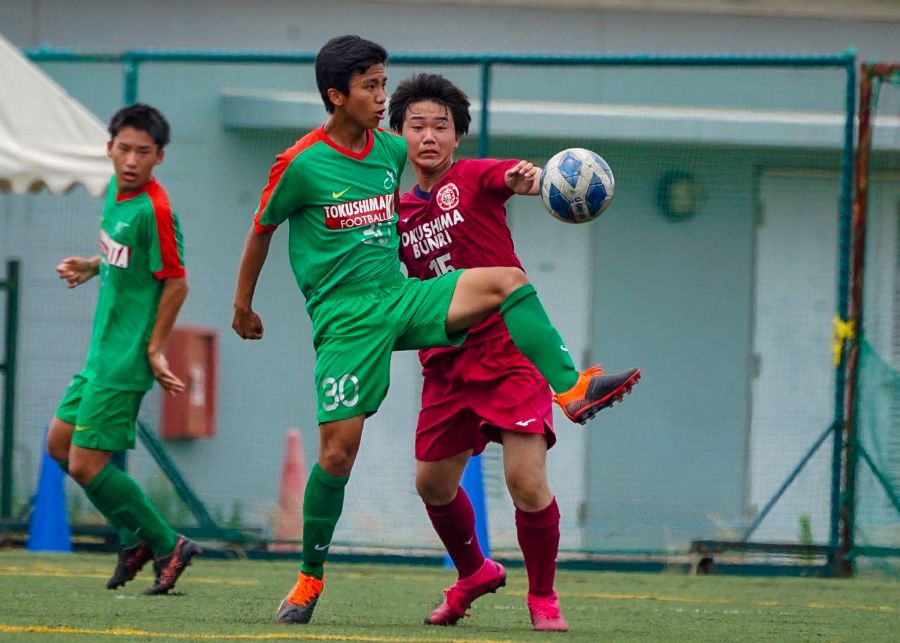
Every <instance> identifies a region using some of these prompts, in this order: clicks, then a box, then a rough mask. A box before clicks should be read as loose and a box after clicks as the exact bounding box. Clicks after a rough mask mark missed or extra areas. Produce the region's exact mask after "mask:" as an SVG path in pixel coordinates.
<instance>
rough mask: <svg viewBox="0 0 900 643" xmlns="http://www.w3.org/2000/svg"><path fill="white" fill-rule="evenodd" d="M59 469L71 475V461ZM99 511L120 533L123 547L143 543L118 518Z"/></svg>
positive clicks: (64, 463)
mask: <svg viewBox="0 0 900 643" xmlns="http://www.w3.org/2000/svg"><path fill="white" fill-rule="evenodd" d="M59 468H60V469H62V470H63V471H65V472H66V473H69V461H68V460H66V461H65V462H60V463H59ZM97 509H98V510H100V513H102V514H103V517H104V518H106V520H107V521H108V522H109V524H111V525H112V526H113V529H115V530H116V531H117V532H119V544H120V545H122V547H134V546H135V545H137V544H138V543H139V542H141V539H140V538H138V537H137V536H135V535H134V532H133V531H131V530H130V529H129V528H128V527H126V526H125V525H123V524H122V523H121V522H119V519H118V518H116V517H115V516H113V515H107V514H105V513H103V510H102V509H100V507H97Z"/></svg>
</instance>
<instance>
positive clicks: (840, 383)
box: [828, 59, 856, 573]
mask: <svg viewBox="0 0 900 643" xmlns="http://www.w3.org/2000/svg"><path fill="white" fill-rule="evenodd" d="M846 69H847V83H846V98H847V100H846V115H845V120H844V153H843V156H842V160H841V200H840V205H839V210H838V211H839V213H840V216H839V225H838V230H839V233H838V238H839V244H838V246H839V247H838V283H837V314H838V317H839V318H840V319H846V318H847V309H848V301H847V300H848V291H849V270H850V243H849V238H850V225H851V209H852V200H853V134H854V124H855V120H856V101H855V96H856V63H855V61H854V60H852V59H850V60H848V62H847V68H846ZM846 364H847V359H846V356H845V353H844V352H843V351H842V352H841V359H840V363H839V364H838V367H837V368H836V369H835V373H834V425H833V426H834V441H833V444H832V450H831V509H830V512H829V513H830V515H831V520H830V522H831V525H830V530H829V537H828V544H829V547H830V549H831V552H832V553H831V554H830V555H829V561H828V562H829V565H830V566H831V571H832V573H840V570H839V569H838V568H837V565H838V561H837V560H836V556H837V555H838V554H839V552H838V547H839V535H840V511H841V475H842V471H843V466H842V463H843V453H844V432H843V421H844V412H845V407H844V402H845V397H844V396H845V393H846V390H845V387H846V371H845V369H846Z"/></svg>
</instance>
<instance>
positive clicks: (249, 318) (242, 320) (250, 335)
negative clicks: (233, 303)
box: [231, 308, 263, 339]
mask: <svg viewBox="0 0 900 643" xmlns="http://www.w3.org/2000/svg"><path fill="white" fill-rule="evenodd" d="M231 327H232V328H233V329H234V332H236V333H237V334H238V336H239V337H240V338H241V339H262V336H263V323H262V319H260V317H259V315H257V314H256V313H255V312H254V311H253V310H239V309H237V308H235V310H234V316H233V317H232V318H231Z"/></svg>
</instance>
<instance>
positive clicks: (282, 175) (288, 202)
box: [253, 128, 322, 234]
mask: <svg viewBox="0 0 900 643" xmlns="http://www.w3.org/2000/svg"><path fill="white" fill-rule="evenodd" d="M321 140H322V128H317V129H314V130H313V131H311V132H310V133H309V134H307V135H306V136H304V137H303V138H301V139H300V140H299V141H297V142H296V143H295V144H294V145H293V146H291V147H289V148H288V149H287V150H285V151H284V152H283V153H281V154H279V155H278V158H277V159H276V160H275V164H274V165H273V166H272V169H271V171H270V172H269V181H268V183H266V187H265V188H264V189H263V192H262V196H261V197H260V200H259V205H258V206H257V208H256V213H255V214H254V216H253V230H254V232H256V234H262V233H263V232H267V231H271V230H274V229H275V228H277V227H278V226H279V225H281V224H282V223H284V222H285V221H287V219H288V218H290V216H291V215H292V214H294V212H296V211H297V210H299V209H300V208H301V206H302V203H303V196H304V195H303V190H302V185H301V181H300V180H299V179H298V177H297V176H296V173H295V172H294V171H292V168H291V165H292V163H293V162H294V160H295V159H296V158H297V156H298V155H299V154H300V153H301V152H303V151H304V150H306V149H308V148H309V147H311V146H313V145H315V144H316V143H318V142H319V141H321Z"/></svg>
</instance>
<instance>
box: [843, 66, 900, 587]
mask: <svg viewBox="0 0 900 643" xmlns="http://www.w3.org/2000/svg"><path fill="white" fill-rule="evenodd" d="M898 70H900V65H896V64H895V65H886V64H866V63H863V64H862V65H861V67H860V74H861V78H860V83H859V136H858V138H857V143H856V144H857V149H856V180H855V197H854V200H853V255H852V265H851V272H850V276H851V279H850V312H849V320H850V321H851V322H853V324H854V328H855V329H856V337H855V338H854V339H853V340H852V341H851V342H850V346H849V350H848V354H847V412H846V415H845V416H844V428H843V434H844V453H843V456H844V478H843V495H842V502H841V507H840V523H841V532H840V553H841V559H840V570H839V571H840V573H841V575H842V576H851V575H852V574H853V561H852V559H851V558H850V552H851V551H852V549H853V536H854V522H855V520H856V469H857V462H858V460H859V444H858V439H859V438H858V433H857V430H856V429H857V419H858V418H857V413H858V404H857V402H858V399H857V397H858V394H859V393H858V388H859V348H860V342H861V341H862V340H863V312H864V311H863V308H864V304H863V294H864V293H863V290H864V286H865V268H866V217H867V214H868V209H869V164H870V160H871V153H872V116H873V114H872V111H873V109H874V108H875V106H874V105H873V104H872V78H873V77H875V78H880V77H881V76H888V75H891V74H893V73H896V72H897V71H898Z"/></svg>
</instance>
